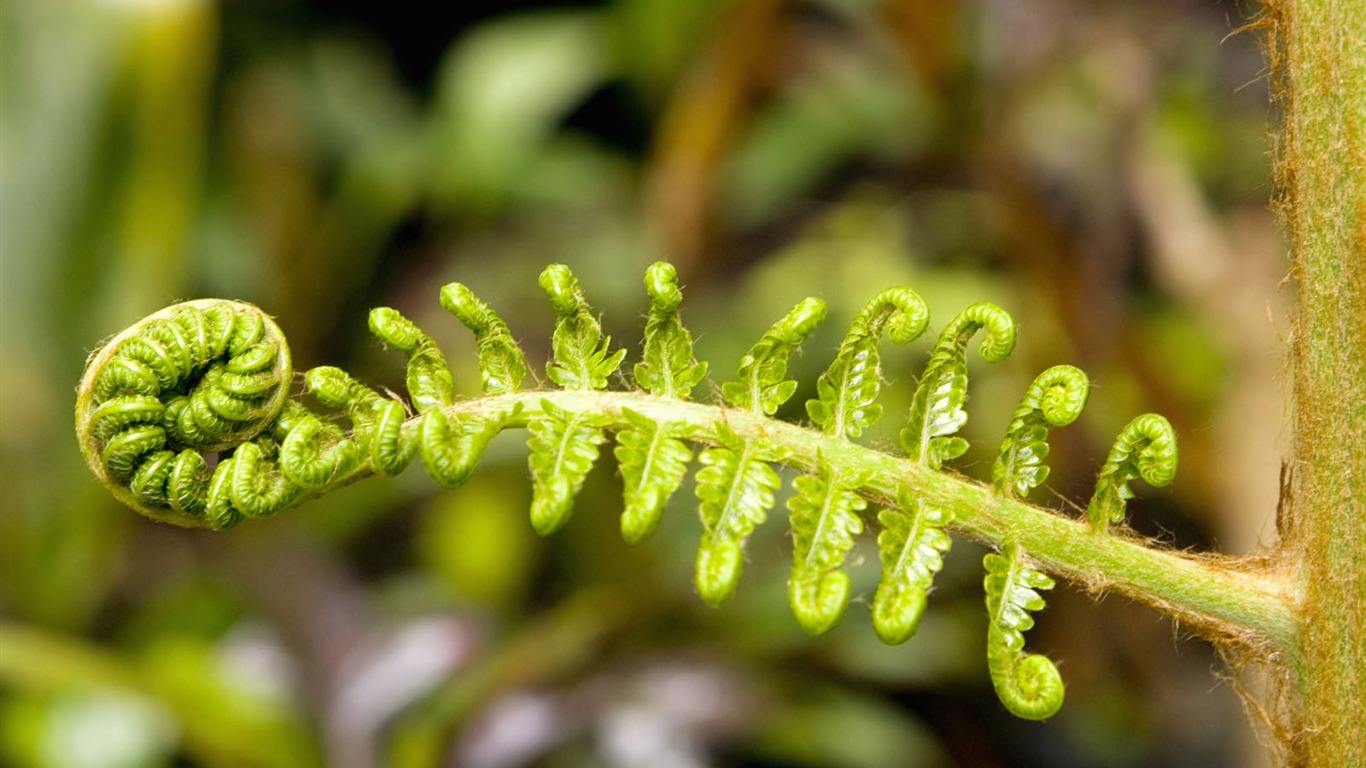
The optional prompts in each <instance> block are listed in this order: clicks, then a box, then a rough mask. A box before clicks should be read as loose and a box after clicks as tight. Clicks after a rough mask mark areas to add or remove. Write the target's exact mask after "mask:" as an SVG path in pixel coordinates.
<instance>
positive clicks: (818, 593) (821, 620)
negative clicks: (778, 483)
mask: <svg viewBox="0 0 1366 768" xmlns="http://www.w3.org/2000/svg"><path fill="white" fill-rule="evenodd" d="M867 479H868V478H867V476H863V477H857V478H851V479H849V480H845V479H843V478H840V477H838V476H837V475H835V474H834V473H833V472H831V471H830V470H829V469H828V468H826V469H823V470H822V471H821V473H820V475H801V476H799V477H797V478H796V479H795V480H793V483H792V485H793V488H794V489H795V490H796V494H794V495H793V496H792V497H791V498H789V499H788V501H787V507H788V509H789V510H790V511H791V512H792V515H791V522H792V543H793V548H794V550H795V552H794V554H793V560H792V577H791V579H790V580H789V581H788V601H789V603H790V604H791V605H792V613H793V614H794V615H795V616H796V617H797V621H798V622H799V623H800V624H801V625H802V628H803V629H805V630H806V631H807V632H809V633H811V634H813V635H819V634H821V633H823V632H827V631H829V630H830V629H832V628H834V626H835V625H836V624H838V623H839V620H840V617H841V616H843V615H844V609H845V606H847V605H848V604H849V575H848V574H847V573H845V572H844V571H843V570H842V568H843V567H844V560H845V558H846V557H847V556H848V554H849V550H851V549H853V548H854V537H855V536H857V535H858V534H860V533H862V532H863V520H862V518H860V517H859V515H858V513H859V512H862V511H863V510H864V509H865V508H866V507H867V506H868V502H867V501H865V500H864V499H863V497H862V496H859V495H858V494H857V493H855V492H854V491H853V490H852V489H853V488H857V487H858V486H859V485H862V484H863V483H864V482H866V481H867Z"/></svg>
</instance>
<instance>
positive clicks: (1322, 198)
mask: <svg viewBox="0 0 1366 768" xmlns="http://www.w3.org/2000/svg"><path fill="white" fill-rule="evenodd" d="M1267 8H1268V12H1269V16H1270V21H1271V26H1272V30H1273V34H1272V37H1271V42H1272V43H1273V45H1278V46H1279V48H1277V49H1275V50H1273V53H1272V56H1273V63H1274V64H1275V65H1276V70H1277V75H1278V76H1279V79H1278V82H1277V85H1278V86H1279V94H1278V95H1279V96H1280V97H1281V102H1282V103H1283V105H1284V109H1285V117H1284V124H1283V136H1282V137H1281V141H1279V142H1276V144H1275V146H1276V148H1277V154H1278V155H1279V157H1278V161H1279V163H1278V168H1277V170H1278V172H1279V173H1278V175H1279V179H1278V180H1279V182H1280V186H1281V190H1280V191H1281V195H1282V200H1281V208H1282V212H1283V216H1284V224H1285V227H1286V229H1287V230H1288V235H1289V239H1290V248H1291V255H1292V266H1291V276H1292V277H1293V278H1294V280H1295V283H1296V284H1297V288H1298V303H1299V306H1298V311H1297V316H1296V318H1295V325H1294V332H1293V336H1292V340H1291V341H1292V354H1293V357H1292V360H1293V370H1294V399H1295V408H1294V413H1295V415H1294V438H1293V446H1294V448H1293V450H1294V458H1293V461H1292V463H1291V465H1290V469H1291V472H1292V475H1291V478H1292V480H1291V483H1290V498H1289V499H1287V501H1288V502H1289V503H1288V504H1287V505H1286V507H1285V509H1286V510H1287V512H1288V514H1287V516H1286V518H1285V519H1284V520H1283V521H1282V522H1283V523H1284V527H1285V530H1286V535H1285V539H1286V540H1285V552H1286V554H1287V560H1286V563H1285V570H1286V572H1287V573H1290V574H1294V575H1295V576H1296V577H1298V579H1299V580H1301V583H1300V584H1298V585H1297V586H1299V587H1300V588H1302V589H1303V592H1304V596H1303V601H1302V602H1301V604H1300V605H1299V613H1300V616H1301V617H1302V621H1303V624H1304V640H1303V642H1304V645H1303V655H1302V657H1299V658H1296V659H1295V661H1296V662H1297V663H1296V664H1295V665H1294V668H1293V669H1292V673H1293V674H1294V675H1295V679H1294V686H1295V689H1296V693H1297V694H1298V696H1297V699H1298V701H1297V704H1298V709H1299V711H1298V712H1296V713H1294V714H1295V715H1296V716H1297V719H1298V722H1294V723H1291V724H1290V725H1291V727H1292V729H1293V732H1294V734H1295V736H1296V737H1297V739H1296V740H1295V741H1293V742H1292V748H1293V750H1294V751H1293V752H1292V755H1291V759H1292V761H1294V762H1296V763H1299V764H1303V765H1307V766H1313V767H1315V768H1317V767H1319V766H1325V767H1326V766H1333V767H1334V768H1336V767H1337V766H1361V765H1366V738H1363V737H1362V717H1361V706H1362V701H1363V700H1366V634H1364V633H1363V632H1362V625H1363V623H1366V600H1363V599H1362V584H1363V580H1362V573H1363V571H1362V563H1363V562H1366V397H1363V391H1364V388H1366V383H1364V382H1366V282H1363V278H1362V276H1363V275H1366V174H1363V172H1362V169H1363V168H1366V87H1363V83H1366V2H1364V1H1363V0H1341V1H1340V2H1332V3H1327V2H1322V1H1321V0H1277V2H1268V3H1267Z"/></svg>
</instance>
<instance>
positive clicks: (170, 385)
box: [76, 299, 293, 526]
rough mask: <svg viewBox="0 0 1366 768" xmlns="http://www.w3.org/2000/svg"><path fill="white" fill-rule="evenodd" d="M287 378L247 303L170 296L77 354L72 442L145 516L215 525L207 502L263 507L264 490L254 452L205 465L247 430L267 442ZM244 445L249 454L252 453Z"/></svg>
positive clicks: (279, 348)
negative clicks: (87, 352) (85, 356)
mask: <svg viewBox="0 0 1366 768" xmlns="http://www.w3.org/2000/svg"><path fill="white" fill-rule="evenodd" d="M292 375H293V373H292V368H291V366H290V357H289V347H288V346H287V345H286V344H285V339H284V334H283V333H281V332H280V329H279V327H278V326H276V325H275V322H274V321H273V320H271V319H270V317H269V316H267V315H266V314H265V313H264V312H262V311H261V310H260V309H258V308H257V307H255V306H253V305H251V304H246V303H243V302H236V301H225V300H221V299H202V300H198V301H188V302H184V303H181V304H176V305H173V306H171V307H168V308H166V309H164V310H162V311H160V312H157V313H156V314H154V315H151V316H150V317H148V318H146V319H144V320H142V321H141V322H139V323H137V324H136V325H134V326H133V327H131V328H129V329H127V330H125V331H124V332H122V333H120V334H119V335H117V336H115V337H114V338H112V339H110V340H109V342H108V343H106V344H105V345H104V346H103V347H102V348H100V349H99V350H98V351H97V352H95V353H94V354H93V355H92V356H91V357H90V359H89V360H88V361H87V364H86V375H85V377H84V378H83V379H82V380H81V385H80V388H79V390H78V393H77V397H76V431H77V436H78V439H79V440H80V444H81V451H82V453H83V454H84V455H85V459H86V463H88V464H89V465H90V469H91V470H92V471H93V472H94V473H95V474H96V476H98V477H99V478H100V479H101V480H102V481H104V483H105V485H106V486H108V487H109V488H110V489H111V490H112V491H113V492H114V494H115V495H116V496H118V497H119V499H120V500H122V501H123V502H124V503H126V504H128V505H129V506H130V507H132V508H133V509H136V510H137V511H138V512H141V513H142V514H144V515H146V516H148V517H150V518H153V519H155V520H162V521H165V522H171V523H176V524H179V525H187V526H216V525H217V521H216V519H215V516H214V514H215V510H222V509H223V508H224V507H232V506H233V504H234V500H235V501H236V502H237V503H239V505H240V506H239V507H238V508H240V509H244V510H245V509H250V510H252V511H254V512H262V511H264V510H266V509H267V508H268V507H269V506H270V505H269V504H268V503H267V502H268V501H273V500H275V499H274V498H272V499H269V500H267V499H262V498H261V497H260V494H259V493H258V492H257V491H258V489H260V488H261V484H260V483H259V482H257V481H258V480H259V479H260V478H259V475H258V473H257V470H258V469H259V465H260V462H259V461H258V460H256V459H255V457H253V456H250V455H249V456H248V457H247V458H248V461H246V462H243V464H242V467H243V468H244V469H243V471H241V472H235V468H234V466H233V465H232V464H231V463H228V462H217V464H216V465H213V464H211V462H214V461H216V460H217V459H218V456H217V454H218V453H220V452H223V451H226V450H229V449H231V448H233V447H234V446H236V445H238V444H239V443H242V442H243V441H245V440H252V439H256V438H257V437H258V436H262V437H261V438H260V439H261V440H262V441H263V442H264V443H266V446H265V448H264V451H266V452H271V451H274V450H275V449H276V447H278V441H277V440H276V436H275V435H272V434H270V432H269V430H267V427H269V426H270V425H271V424H272V423H273V422H274V421H275V420H276V418H277V417H278V416H279V414H280V412H281V409H282V408H283V406H284V403H285V398H286V397H287V396H288V394H289V381H290V377H291V376H292ZM252 445H254V448H253V449H249V451H248V453H249V454H250V453H252V451H255V452H257V453H260V452H262V450H263V448H262V446H259V445H255V444H252ZM206 457H207V458H206ZM238 474H240V475H241V478H240V479H237V477H236V475H238ZM234 491H240V492H241V497H240V498H236V495H235V494H234Z"/></svg>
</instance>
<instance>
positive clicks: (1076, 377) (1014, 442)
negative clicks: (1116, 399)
mask: <svg viewBox="0 0 1366 768" xmlns="http://www.w3.org/2000/svg"><path fill="white" fill-rule="evenodd" d="M1090 391H1091V382H1090V380H1089V379H1087V378H1086V374H1085V373H1083V372H1082V371H1081V370H1080V369H1078V368H1074V367H1072V366H1070V365H1055V366H1053V367H1052V368H1049V369H1048V370H1046V371H1044V372H1043V373H1041V374H1039V375H1038V376H1037V377H1035V379H1034V382H1033V383H1032V384H1030V385H1029V389H1026V390H1025V394H1024V397H1023V398H1022V399H1021V400H1020V406H1019V407H1018V408H1016V409H1015V415H1014V416H1013V417H1012V418H1011V420H1010V426H1009V427H1008V428H1006V436H1005V440H1003V441H1002V442H1001V452H1000V454H999V456H997V458H996V463H995V464H994V465H993V466H992V468H991V482H992V484H993V485H994V486H995V487H996V492H997V493H1000V494H1003V495H1006V496H1010V497H1020V498H1023V497H1025V496H1028V495H1029V492H1030V491H1031V490H1032V489H1034V488H1036V487H1038V486H1039V485H1040V484H1042V483H1043V481H1044V480H1046V479H1047V478H1048V466H1047V465H1045V464H1044V463H1043V461H1044V459H1046V458H1048V430H1049V428H1050V427H1064V426H1067V425H1068V424H1071V423H1072V422H1074V421H1076V420H1077V417H1078V416H1080V415H1081V411H1082V408H1084V407H1086V397H1087V395H1088V394H1089V393H1090Z"/></svg>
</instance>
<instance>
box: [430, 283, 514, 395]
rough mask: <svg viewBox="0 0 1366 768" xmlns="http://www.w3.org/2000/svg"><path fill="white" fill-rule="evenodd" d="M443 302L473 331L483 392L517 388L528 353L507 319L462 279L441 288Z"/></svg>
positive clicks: (503, 392) (498, 391) (491, 393)
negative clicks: (505, 321) (475, 293)
mask: <svg viewBox="0 0 1366 768" xmlns="http://www.w3.org/2000/svg"><path fill="white" fill-rule="evenodd" d="M441 306H442V307H443V308H445V310H446V311H447V312H450V313H451V314H452V315H455V317H456V319H457V320H459V321H460V322H461V323H462V324H463V325H464V326H465V327H466V328H468V329H470V331H471V332H472V333H474V343H475V348H476V349H477V350H478V354H479V378H480V380H481V382H482V383H483V392H484V394H486V395H502V394H506V393H508V392H516V391H517V388H518V387H520V386H521V385H522V379H524V378H526V371H527V367H526V356H525V355H523V354H522V348H521V347H519V346H517V342H516V340H514V339H513V338H512V331H510V330H508V327H507V323H504V322H503V319H502V318H501V317H499V316H498V314H497V313H496V312H494V311H493V310H492V309H490V308H489V305H487V304H485V303H484V302H482V301H480V300H479V297H477V296H475V295H474V292H473V291H471V290H470V289H469V288H466V287H465V286H464V285H461V284H460V283H450V284H448V285H445V286H443V287H442V288H441Z"/></svg>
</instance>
